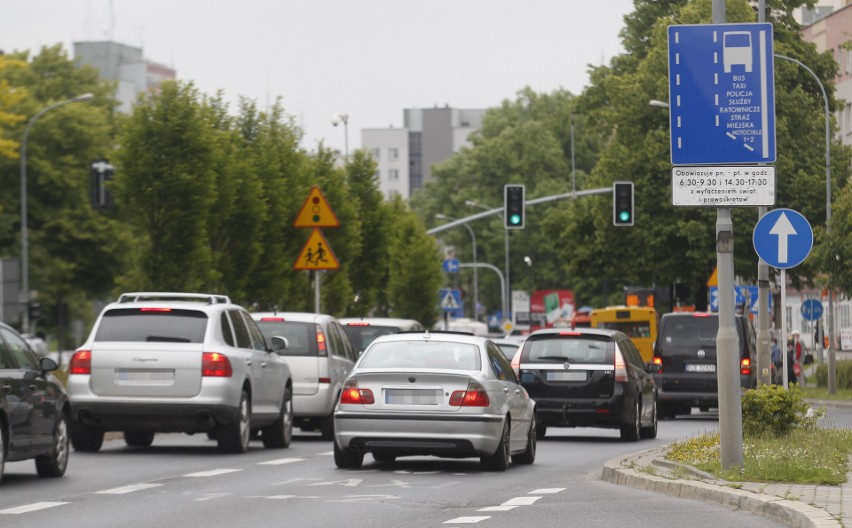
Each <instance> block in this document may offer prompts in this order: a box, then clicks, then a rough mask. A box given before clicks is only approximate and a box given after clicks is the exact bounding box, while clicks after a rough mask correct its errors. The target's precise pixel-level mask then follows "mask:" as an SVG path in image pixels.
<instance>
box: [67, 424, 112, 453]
mask: <svg viewBox="0 0 852 528" xmlns="http://www.w3.org/2000/svg"><path fill="white" fill-rule="evenodd" d="M68 429H69V431H71V445H72V446H74V450H75V451H81V452H85V453H97V452H98V451H100V450H101V446H102V445H104V431H103V429H96V428H94V427H89V426H88V425H85V424H82V423H80V422H74V421H72V422H71V424H70V427H69V428H68Z"/></svg>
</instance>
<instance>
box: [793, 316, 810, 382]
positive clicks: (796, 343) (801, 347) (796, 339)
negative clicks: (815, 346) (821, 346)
mask: <svg viewBox="0 0 852 528" xmlns="http://www.w3.org/2000/svg"><path fill="white" fill-rule="evenodd" d="M793 350H794V351H795V353H796V364H797V365H798V369H797V370H798V371H799V380H798V381H799V384H800V385H804V384H805V354H806V353H807V348H806V347H805V344H804V343H802V336H801V334H800V333H799V331H798V330H793Z"/></svg>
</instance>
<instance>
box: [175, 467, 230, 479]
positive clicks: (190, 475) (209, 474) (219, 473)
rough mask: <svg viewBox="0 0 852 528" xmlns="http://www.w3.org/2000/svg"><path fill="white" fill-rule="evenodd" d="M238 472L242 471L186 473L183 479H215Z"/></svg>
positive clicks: (223, 470) (212, 470)
mask: <svg viewBox="0 0 852 528" xmlns="http://www.w3.org/2000/svg"><path fill="white" fill-rule="evenodd" d="M238 471H242V469H211V470H210V471H199V472H198V473H187V474H186V475H184V477H192V478H196V477H198V478H201V477H215V476H218V475H226V474H228V473H236V472H238Z"/></svg>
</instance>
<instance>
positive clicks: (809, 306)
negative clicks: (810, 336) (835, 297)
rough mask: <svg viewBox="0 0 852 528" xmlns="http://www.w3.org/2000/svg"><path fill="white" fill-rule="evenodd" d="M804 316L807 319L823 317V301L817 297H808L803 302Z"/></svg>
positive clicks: (814, 319)
mask: <svg viewBox="0 0 852 528" xmlns="http://www.w3.org/2000/svg"><path fill="white" fill-rule="evenodd" d="M802 317H803V318H804V319H805V321H816V320H817V319H819V318H820V317H822V303H821V302H819V301H818V300H816V299H808V300H806V301H805V302H803V303H802Z"/></svg>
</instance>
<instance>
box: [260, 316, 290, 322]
mask: <svg viewBox="0 0 852 528" xmlns="http://www.w3.org/2000/svg"><path fill="white" fill-rule="evenodd" d="M260 320H261V321H266V322H268V323H280V322H282V321H284V318H283V317H261V318H260Z"/></svg>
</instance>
